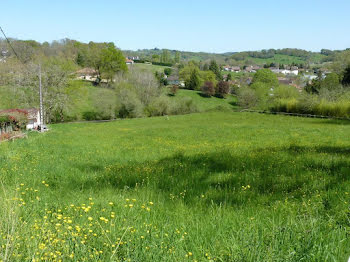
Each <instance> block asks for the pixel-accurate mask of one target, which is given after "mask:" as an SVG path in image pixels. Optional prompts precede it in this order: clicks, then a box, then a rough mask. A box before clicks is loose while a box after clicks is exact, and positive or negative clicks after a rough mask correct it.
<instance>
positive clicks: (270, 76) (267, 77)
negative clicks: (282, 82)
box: [253, 69, 278, 88]
mask: <svg viewBox="0 0 350 262" xmlns="http://www.w3.org/2000/svg"><path fill="white" fill-rule="evenodd" d="M254 83H264V84H266V85H268V86H270V88H273V87H277V86H278V79H277V76H276V74H275V73H273V72H272V71H271V70H269V69H261V70H258V72H256V73H255V75H254V77H253V84H254Z"/></svg>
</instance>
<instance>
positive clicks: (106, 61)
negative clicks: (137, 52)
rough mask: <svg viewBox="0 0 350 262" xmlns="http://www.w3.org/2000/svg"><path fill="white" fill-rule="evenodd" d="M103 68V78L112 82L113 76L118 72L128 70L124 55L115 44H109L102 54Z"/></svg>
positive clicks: (101, 69)
mask: <svg viewBox="0 0 350 262" xmlns="http://www.w3.org/2000/svg"><path fill="white" fill-rule="evenodd" d="M100 59H101V68H100V71H101V72H102V74H103V76H105V77H106V78H107V79H108V80H110V81H112V80H113V76H114V75H115V74H116V73H118V72H126V71H127V70H128V68H127V65H126V63H125V57H124V55H123V53H122V52H121V51H120V50H119V49H117V48H116V47H115V46H114V44H113V43H108V45H107V47H106V48H104V49H103V50H102V52H101V58H100Z"/></svg>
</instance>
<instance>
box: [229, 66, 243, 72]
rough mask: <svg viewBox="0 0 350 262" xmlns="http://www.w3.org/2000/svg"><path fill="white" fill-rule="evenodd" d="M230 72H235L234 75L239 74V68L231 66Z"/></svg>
mask: <svg viewBox="0 0 350 262" xmlns="http://www.w3.org/2000/svg"><path fill="white" fill-rule="evenodd" d="M231 72H235V73H238V72H241V68H240V67H239V66H233V67H231Z"/></svg>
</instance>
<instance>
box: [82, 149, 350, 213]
mask: <svg viewBox="0 0 350 262" xmlns="http://www.w3.org/2000/svg"><path fill="white" fill-rule="evenodd" d="M315 153H316V155H315ZM319 154H330V155H335V154H337V155H338V156H348V155H349V154H350V150H349V149H348V148H345V147H344V148H343V147H311V148H308V147H298V146H291V147H288V148H263V149H260V150H255V151H253V152H251V151H249V152H244V153H240V154H233V153H232V152H228V151H218V152H212V153H203V154H197V155H183V154H175V155H173V156H172V157H168V158H164V159H161V160H159V161H148V162H142V163H140V162H129V163H128V164H124V165H122V164H111V165H110V166H108V168H105V167H102V166H100V167H98V166H96V165H80V166H78V168H80V169H81V171H83V172H97V176H95V178H94V179H89V178H87V180H86V181H85V182H84V188H94V189H98V188H101V189H102V188H106V187H112V188H116V189H120V190H129V189H136V188H146V189H147V190H153V191H155V192H157V193H159V194H164V195H165V196H166V197H169V198H179V199H180V198H182V199H183V200H184V201H185V202H188V203H191V202H196V201H198V200H207V201H208V203H213V202H214V203H217V204H223V203H224V204H228V205H233V206H241V205H245V204H248V203H254V204H263V205H269V204H270V203H271V201H275V200H283V199H285V198H286V197H287V198H294V199H301V198H303V197H305V196H308V195H311V194H314V192H316V191H318V192H322V191H327V190H332V189H333V188H335V187H338V186H339V184H342V183H346V182H348V181H349V180H350V160H344V158H343V157H341V158H339V159H336V158H335V157H333V156H332V157H329V158H328V160H329V161H320V159H318V155H319Z"/></svg>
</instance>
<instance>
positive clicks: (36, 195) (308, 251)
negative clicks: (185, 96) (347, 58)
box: [0, 112, 350, 261]
mask: <svg viewBox="0 0 350 262" xmlns="http://www.w3.org/2000/svg"><path fill="white" fill-rule="evenodd" d="M50 128H51V131H50V132H48V133H45V134H37V133H33V134H30V135H29V138H28V139H23V140H17V141H15V142H13V143H12V142H11V143H8V142H5V143H2V144H0V181H1V184H0V188H1V193H0V206H1V209H0V260H2V261H40V260H42V261H346V259H347V257H348V256H349V255H350V241H349V229H350V222H349V216H350V213H349V192H350V181H349V175H350V151H349V148H350V140H349V137H350V124H349V122H335V121H332V120H319V119H304V118H293V117H284V116H271V115H259V114H252V113H251V114H249V113H227V112H226V113H217V112H211V113H202V114H193V115H186V116H172V117H158V118H148V119H132V120H122V121H115V122H109V123H83V124H78V123H76V124H58V125H51V126H50Z"/></svg>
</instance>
